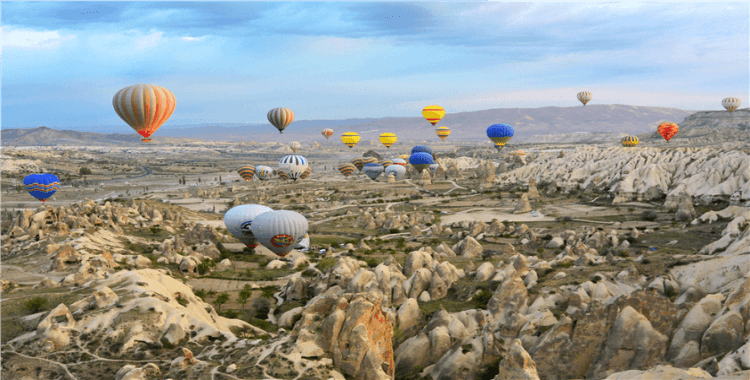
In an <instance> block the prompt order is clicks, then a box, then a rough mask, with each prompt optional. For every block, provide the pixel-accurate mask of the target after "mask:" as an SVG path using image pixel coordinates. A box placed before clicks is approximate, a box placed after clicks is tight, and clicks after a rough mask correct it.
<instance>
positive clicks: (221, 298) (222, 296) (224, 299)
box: [214, 292, 229, 310]
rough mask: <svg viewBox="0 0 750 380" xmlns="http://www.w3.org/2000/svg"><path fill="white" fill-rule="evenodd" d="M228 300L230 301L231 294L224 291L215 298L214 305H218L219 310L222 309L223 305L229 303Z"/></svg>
mask: <svg viewBox="0 0 750 380" xmlns="http://www.w3.org/2000/svg"><path fill="white" fill-rule="evenodd" d="M227 301H229V294H227V293H226V292H222V293H220V294H219V295H218V296H217V297H216V299H215V300H214V305H216V306H218V307H219V310H221V305H223V304H225V303H227Z"/></svg>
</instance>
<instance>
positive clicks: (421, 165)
mask: <svg viewBox="0 0 750 380" xmlns="http://www.w3.org/2000/svg"><path fill="white" fill-rule="evenodd" d="M409 163H410V164H411V166H413V167H414V169H417V173H420V174H421V173H422V170H425V169H427V168H429V167H430V165H432V163H433V162H432V155H431V154H429V153H427V152H416V153H413V154H412V155H411V156H409Z"/></svg>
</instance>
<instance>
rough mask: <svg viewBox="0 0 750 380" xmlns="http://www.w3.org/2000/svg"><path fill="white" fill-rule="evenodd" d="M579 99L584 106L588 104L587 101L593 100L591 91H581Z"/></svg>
mask: <svg viewBox="0 0 750 380" xmlns="http://www.w3.org/2000/svg"><path fill="white" fill-rule="evenodd" d="M578 101H580V102H581V103H583V105H584V106H586V103H588V102H590V101H591V93H590V92H588V91H581V92H579V93H578Z"/></svg>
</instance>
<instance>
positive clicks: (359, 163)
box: [352, 157, 365, 171]
mask: <svg viewBox="0 0 750 380" xmlns="http://www.w3.org/2000/svg"><path fill="white" fill-rule="evenodd" d="M352 164H354V166H355V167H356V168H357V170H359V171H362V167H363V166H365V163H364V158H363V157H360V158H355V159H353V160H352Z"/></svg>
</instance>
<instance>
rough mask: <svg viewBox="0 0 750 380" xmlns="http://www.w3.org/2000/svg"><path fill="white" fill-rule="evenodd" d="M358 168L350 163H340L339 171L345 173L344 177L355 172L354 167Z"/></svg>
mask: <svg viewBox="0 0 750 380" xmlns="http://www.w3.org/2000/svg"><path fill="white" fill-rule="evenodd" d="M356 168H357V167H356V166H354V165H352V164H349V163H346V164H341V165H339V171H340V172H341V174H343V175H344V177H348V176H350V175H352V173H354V169H356Z"/></svg>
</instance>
